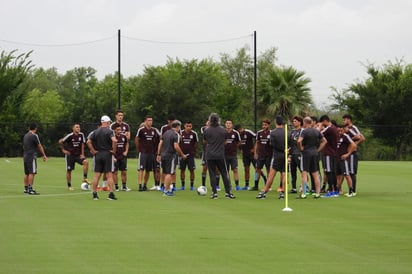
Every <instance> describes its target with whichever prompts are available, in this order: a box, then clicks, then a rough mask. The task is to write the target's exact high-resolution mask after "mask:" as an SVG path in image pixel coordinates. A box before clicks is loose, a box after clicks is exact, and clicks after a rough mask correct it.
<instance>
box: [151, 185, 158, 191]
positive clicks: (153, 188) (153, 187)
mask: <svg viewBox="0 0 412 274" xmlns="http://www.w3.org/2000/svg"><path fill="white" fill-rule="evenodd" d="M157 187H158V186H152V187H151V188H150V189H149V190H158V188H157Z"/></svg>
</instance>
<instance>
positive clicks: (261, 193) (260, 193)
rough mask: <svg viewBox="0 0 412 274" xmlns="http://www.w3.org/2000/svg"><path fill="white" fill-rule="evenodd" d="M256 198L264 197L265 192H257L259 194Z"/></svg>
mask: <svg viewBox="0 0 412 274" xmlns="http://www.w3.org/2000/svg"><path fill="white" fill-rule="evenodd" d="M256 199H266V193H265V192H259V194H258V195H257V196H256Z"/></svg>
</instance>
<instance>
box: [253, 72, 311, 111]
mask: <svg viewBox="0 0 412 274" xmlns="http://www.w3.org/2000/svg"><path fill="white" fill-rule="evenodd" d="M260 75H261V76H262V77H261V78H262V79H259V80H258V94H259V96H258V110H259V111H258V112H259V115H260V116H261V117H265V116H270V117H273V116H275V115H281V116H282V117H284V118H285V119H291V118H292V117H293V116H294V115H296V114H305V113H307V109H308V106H309V105H310V104H312V96H311V94H310V88H309V87H308V84H309V83H310V82H311V80H310V79H309V78H307V77H305V73H304V72H302V71H297V70H296V69H295V68H293V67H277V66H273V67H272V68H271V69H270V71H267V72H265V73H264V74H263V75H262V74H260Z"/></svg>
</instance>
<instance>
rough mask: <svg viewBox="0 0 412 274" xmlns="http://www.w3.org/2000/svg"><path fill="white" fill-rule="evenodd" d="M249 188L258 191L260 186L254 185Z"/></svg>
mask: <svg viewBox="0 0 412 274" xmlns="http://www.w3.org/2000/svg"><path fill="white" fill-rule="evenodd" d="M249 190H250V191H258V190H259V188H258V187H257V186H254V187H252V188H250V189H249Z"/></svg>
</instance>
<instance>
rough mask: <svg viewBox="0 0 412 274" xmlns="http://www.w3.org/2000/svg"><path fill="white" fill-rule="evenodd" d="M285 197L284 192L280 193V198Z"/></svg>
mask: <svg viewBox="0 0 412 274" xmlns="http://www.w3.org/2000/svg"><path fill="white" fill-rule="evenodd" d="M282 199H285V194H284V193H283V192H281V193H279V200H282Z"/></svg>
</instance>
